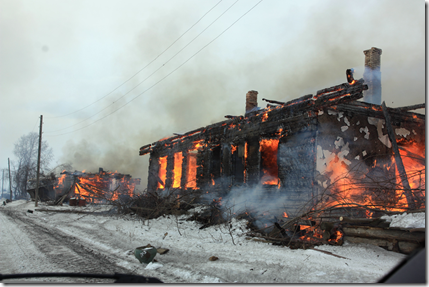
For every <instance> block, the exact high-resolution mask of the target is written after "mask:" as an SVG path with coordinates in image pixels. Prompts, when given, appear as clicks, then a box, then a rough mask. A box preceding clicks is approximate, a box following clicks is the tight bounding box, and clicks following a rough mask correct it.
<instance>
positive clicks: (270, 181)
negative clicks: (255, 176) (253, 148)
mask: <svg viewBox="0 0 429 287" xmlns="http://www.w3.org/2000/svg"><path fill="white" fill-rule="evenodd" d="M278 146H279V140H278V139H261V141H260V142H259V151H260V152H261V171H262V173H263V174H262V178H261V183H262V184H265V185H278V184H279V170H278V166H277V149H278Z"/></svg>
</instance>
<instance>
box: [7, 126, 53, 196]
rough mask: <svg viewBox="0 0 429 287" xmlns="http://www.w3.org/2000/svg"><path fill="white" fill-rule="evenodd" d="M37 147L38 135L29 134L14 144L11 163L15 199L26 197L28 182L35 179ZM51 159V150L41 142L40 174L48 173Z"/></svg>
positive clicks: (46, 144) (45, 143)
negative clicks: (14, 159)
mask: <svg viewBox="0 0 429 287" xmlns="http://www.w3.org/2000/svg"><path fill="white" fill-rule="evenodd" d="M38 146H39V135H38V134H37V133H35V132H31V133H29V134H27V135H23V136H22V137H21V138H20V139H19V140H18V141H17V142H16V143H15V148H14V150H13V153H14V155H15V156H16V159H17V160H16V161H15V162H13V163H12V165H13V166H14V172H13V179H12V182H13V185H14V190H15V198H16V199H18V198H24V197H26V196H27V193H26V191H27V189H28V181H29V180H30V179H32V178H36V176H37V175H36V173H37V151H38ZM52 159H53V152H52V148H50V147H49V145H48V143H47V142H46V141H42V150H41V157H40V173H42V174H43V173H46V172H48V171H49V163H50V162H51V160H52Z"/></svg>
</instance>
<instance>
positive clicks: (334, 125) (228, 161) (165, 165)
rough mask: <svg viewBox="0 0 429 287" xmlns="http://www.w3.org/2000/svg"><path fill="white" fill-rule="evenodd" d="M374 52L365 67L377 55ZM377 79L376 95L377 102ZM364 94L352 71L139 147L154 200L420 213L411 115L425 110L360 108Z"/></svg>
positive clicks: (415, 126) (418, 127)
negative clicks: (342, 79)
mask: <svg viewBox="0 0 429 287" xmlns="http://www.w3.org/2000/svg"><path fill="white" fill-rule="evenodd" d="M374 49H376V48H373V49H372V50H374ZM374 51H375V52H374ZM374 51H373V52H374V53H372V54H371V53H370V52H368V53H369V54H371V56H372V57H373V59H372V60H371V61H367V60H366V63H367V62H371V63H374V62H376V61H377V60H376V59H375V58H374V57H376V56H377V55H378V56H380V55H381V50H380V49H376V50H374ZM368 53H365V54H368ZM374 59H375V60H374ZM376 69H377V68H376ZM378 71H379V59H378ZM370 72H371V71H370ZM368 73H369V72H366V74H365V75H364V76H365V77H367V78H370V77H371V75H374V74H376V73H377V71H375V72H374V71H372V72H371V73H372V74H368ZM375 77H376V78H375V79H373V78H371V79H372V80H368V81H370V85H369V86H370V90H371V91H377V93H378V91H379V92H380V93H381V87H377V85H379V83H380V82H379V81H378V82H377V76H375ZM374 85H375V86H374ZM366 90H368V85H366V80H365V82H364V80H363V79H361V80H355V79H354V78H353V73H352V71H351V70H348V71H347V83H343V84H340V85H337V86H333V87H330V88H326V89H323V90H319V91H317V93H316V94H315V95H306V96H303V97H301V98H298V99H295V100H292V101H290V102H287V103H284V102H278V101H274V100H266V99H263V100H265V101H267V102H268V103H269V104H268V105H267V107H266V108H264V109H258V108H257V95H258V92H256V91H249V92H248V94H247V95H246V113H245V115H244V116H226V118H228V119H227V120H225V121H222V122H219V123H216V124H212V125H209V126H206V127H202V128H199V129H196V130H193V131H190V132H188V133H185V134H183V135H175V136H173V137H169V138H166V139H162V140H159V141H157V142H155V143H152V144H147V145H145V146H142V147H141V148H140V155H145V154H148V153H150V159H149V176H148V190H149V191H156V190H164V189H170V190H171V189H175V190H177V191H178V192H182V193H186V192H189V191H196V190H198V191H201V193H209V194H213V198H214V197H215V196H225V195H227V194H228V193H229V192H230V191H231V190H232V189H233V188H234V187H237V186H241V187H243V186H245V187H248V188H249V189H250V188H252V187H254V186H260V187H261V190H262V192H264V193H266V194H267V196H270V197H274V198H276V197H277V198H281V199H282V207H283V211H284V210H287V211H288V214H289V216H290V215H294V214H298V213H299V212H300V208H301V207H302V206H304V205H306V204H309V203H311V204H313V205H317V204H324V205H326V206H333V205H335V204H337V203H350V204H362V205H365V206H372V207H374V208H379V207H380V206H383V208H387V209H390V210H393V209H398V208H399V209H401V208H402V209H404V208H407V207H411V208H422V207H424V201H425V200H424V196H425V115H422V114H418V113H413V112H410V110H413V109H416V108H422V107H424V105H418V106H412V107H402V108H387V107H385V106H384V107H383V106H381V105H379V104H373V103H367V102H360V101H359V102H358V101H357V100H358V99H361V98H362V97H363V93H364V91H366ZM366 97H367V98H368V97H369V98H371V99H373V97H372V95H369V94H366ZM377 97H378V96H377ZM377 97H375V98H377ZM380 99H381V98H380ZM376 100H377V101H378V99H376ZM386 116H387V117H388V118H389V119H387V118H386ZM389 132H390V134H391V135H392V136H393V137H394V138H395V139H394V141H395V142H392V137H391V136H389ZM395 143H396V148H397V150H398V151H399V154H398V153H397V152H395V151H394V150H395ZM401 165H402V166H404V168H405V171H406V173H405V174H403V173H402V172H401V170H402V169H401ZM283 211H281V213H280V211H279V213H278V214H283Z"/></svg>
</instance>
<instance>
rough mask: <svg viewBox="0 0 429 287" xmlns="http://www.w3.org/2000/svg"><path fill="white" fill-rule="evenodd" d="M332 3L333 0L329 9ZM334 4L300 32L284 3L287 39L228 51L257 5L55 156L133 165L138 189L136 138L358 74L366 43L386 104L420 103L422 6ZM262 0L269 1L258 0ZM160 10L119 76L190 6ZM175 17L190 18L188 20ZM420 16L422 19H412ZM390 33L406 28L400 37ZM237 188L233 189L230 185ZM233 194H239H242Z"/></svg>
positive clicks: (176, 27)
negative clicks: (377, 62)
mask: <svg viewBox="0 0 429 287" xmlns="http://www.w3.org/2000/svg"><path fill="white" fill-rule="evenodd" d="M318 3H319V2H318ZM332 3H336V6H335V8H333V5H332ZM332 3H331V2H329V1H325V2H324V4H323V5H322V4H317V5H315V7H313V8H312V10H313V13H312V14H311V17H310V16H308V17H303V18H302V19H301V21H302V22H300V26H299V27H300V29H299V31H298V32H296V30H294V31H295V34H288V26H286V20H287V18H288V17H291V13H294V12H293V11H285V26H284V28H283V30H282V31H283V32H282V33H280V34H279V35H277V36H284V37H285V38H288V39H289V40H288V41H287V43H286V44H281V45H280V46H277V47H273V46H272V45H275V42H274V40H273V42H272V43H270V42H267V43H265V44H266V46H267V51H270V52H269V53H266V52H263V53H262V52H260V51H254V50H252V45H253V43H255V42H258V41H259V39H258V38H251V37H249V38H247V39H242V38H241V39H240V41H244V43H241V44H244V45H247V47H249V49H248V50H233V49H234V42H233V41H229V42H228V41H224V42H222V39H223V40H228V39H233V38H234V35H235V36H237V37H238V36H239V33H240V30H239V29H245V27H246V25H249V27H252V28H254V27H257V26H258V25H262V23H263V22H264V21H267V20H268V19H261V18H258V11H257V8H255V10H254V11H253V12H252V13H249V15H247V16H246V17H247V18H243V19H242V21H243V23H240V24H241V26H239V27H237V29H234V28H231V29H230V30H229V31H227V33H225V35H224V36H222V37H221V38H219V39H218V41H216V42H214V43H213V44H212V45H210V46H209V47H208V48H207V49H205V50H203V51H202V52H201V53H199V54H198V55H197V56H195V57H194V58H192V59H191V60H190V61H189V62H188V63H187V64H185V65H184V66H183V67H181V68H180V69H179V70H177V71H176V72H174V73H173V74H171V75H170V76H169V77H168V78H166V79H165V80H164V81H162V82H161V83H159V84H158V85H156V86H154V87H153V88H151V89H150V90H149V91H147V92H146V93H144V94H143V95H142V96H141V97H139V98H137V99H136V100H134V101H133V102H131V103H130V104H129V105H127V106H126V107H124V108H123V109H121V110H119V111H118V112H116V113H114V114H113V115H111V116H110V117H108V118H106V119H105V120H103V121H101V122H100V123H97V124H95V125H93V126H91V127H89V128H87V129H84V130H82V131H80V132H79V136H78V137H76V139H73V140H69V141H67V142H65V143H64V148H63V154H64V155H63V157H62V161H65V162H71V163H72V165H73V167H74V168H75V169H78V170H83V169H85V170H87V171H96V170H98V168H99V167H103V168H104V169H105V170H110V171H114V170H117V171H118V172H121V173H130V174H131V175H132V176H133V177H135V178H136V177H140V178H142V185H141V187H140V188H141V189H143V188H144V187H145V186H146V180H147V167H148V164H149V156H148V155H146V156H143V157H140V156H139V155H138V153H139V148H140V147H141V146H143V145H145V144H148V143H152V142H155V141H157V140H159V139H161V138H163V137H166V136H172V135H173V133H182V132H186V131H190V130H192V129H195V128H199V127H203V126H206V125H209V124H211V123H215V122H218V121H222V120H224V115H227V114H231V115H242V114H244V110H245V95H246V93H247V91H249V90H257V91H258V92H259V95H258V98H259V100H258V104H259V106H260V107H265V104H266V103H265V102H262V100H261V99H262V98H268V99H273V100H279V101H287V100H291V99H294V98H297V97H300V96H303V95H306V94H309V93H313V94H314V93H316V91H317V90H318V89H322V88H326V87H329V86H333V85H337V84H340V83H344V82H346V74H345V72H346V69H348V68H355V69H356V73H355V78H356V79H359V78H361V77H362V74H363V65H364V54H363V50H366V49H369V48H371V47H373V46H374V47H378V48H381V49H382V50H383V54H382V56H381V77H382V93H383V95H382V97H383V100H385V101H386V103H387V105H388V106H392V107H395V106H404V105H411V104H417V103H422V102H424V101H425V93H424V89H425V84H424V82H425V81H424V56H425V53H424V50H423V49H424V28H423V27H424V9H423V8H424V7H423V6H422V13H423V14H422V15H417V17H416V14H415V9H411V8H409V6H408V5H409V4H407V3H405V2H398V3H396V5H391V4H389V3H390V1H380V2H377V3H374V2H373V1H362V2H353V3H348V4H345V3H343V2H341V4H339V3H338V2H336V1H332ZM352 4H353V5H352ZM261 5H271V4H270V3H269V2H267V3H264V2H263V4H261ZM380 11H381V12H380ZM163 12H164V13H167V15H166V14H163V15H162V19H169V21H161V20H160V18H157V17H156V16H153V19H152V22H153V23H162V25H159V26H157V28H156V29H154V28H153V26H152V25H148V26H147V27H146V28H143V29H142V30H141V32H140V33H139V34H138V35H136V40H135V44H134V46H131V47H129V46H128V47H127V46H125V47H124V53H123V55H121V57H120V58H118V59H117V61H118V69H124V78H127V77H129V74H130V71H137V70H139V69H140V68H141V67H142V66H144V65H145V64H146V63H147V62H149V60H151V59H153V58H155V57H156V55H157V54H158V53H159V52H160V51H161V50H162V49H163V48H164V47H167V46H168V45H169V44H170V43H171V41H172V39H175V38H177V37H178V36H179V35H180V34H181V33H182V32H183V31H185V30H186V29H187V28H188V26H189V21H185V20H186V18H187V16H189V15H187V14H186V13H183V14H179V15H178V14H177V13H176V11H172V10H171V11H169V12H165V11H163ZM380 13H383V14H382V15H381V14H380ZM307 15H308V14H307ZM418 16H422V17H421V18H419V17H418ZM193 17H195V16H193ZM246 19H247V20H246ZM176 20H177V21H176ZM179 23H187V24H186V25H188V26H186V25H185V24H179ZM258 23H259V24H258ZM404 23H406V24H405V25H403V24H404ZM410 23H411V26H410V25H409V24H410ZM296 24H297V23H296ZM420 24H421V27H422V28H419V27H420ZM237 26H238V24H237ZM238 28H239V29H238ZM249 29H250V28H249ZM266 32H267V33H268V32H269V31H266ZM194 33H195V35H196V32H194ZM396 34H400V35H402V36H403V37H405V36H407V35H408V36H407V37H405V38H401V40H400V41H398V37H397V36H396ZM209 35H210V36H209ZM213 35H217V34H207V36H206V37H202V38H201V42H196V43H195V46H192V47H190V52H188V54H184V55H183V56H182V57H180V58H179V59H178V60H173V61H171V62H170V63H168V64H167V65H166V66H165V67H163V68H162V69H161V70H160V72H159V73H158V74H156V76H154V77H152V78H150V80H148V81H147V82H145V83H144V84H143V85H142V86H140V87H139V88H137V89H136V90H135V91H134V92H133V93H131V94H130V95H128V96H127V97H125V98H124V99H123V100H122V103H124V102H126V101H128V100H129V99H131V98H132V97H134V96H135V95H137V94H138V93H140V92H142V91H144V90H145V89H147V88H148V87H150V86H151V85H152V84H153V83H155V82H156V81H157V80H159V79H161V78H162V77H163V76H165V75H167V74H168V73H169V72H170V71H172V70H173V69H174V68H176V67H178V66H179V65H180V64H181V63H182V62H184V60H185V59H187V57H189V56H190V55H192V53H194V52H195V51H197V50H198V49H199V48H200V47H202V46H203V45H204V44H205V43H207V42H208V41H210V40H211V39H212V38H213V37H214V36H213ZM404 35H405V36H404ZM190 38H192V37H190ZM190 38H188V39H190ZM185 44H186V41H184V42H181V43H180V44H179V45H178V48H175V50H174V49H173V50H172V51H171V52H169V53H166V55H165V58H164V59H163V60H162V61H166V59H168V58H169V57H171V56H172V55H173V54H174V53H175V51H178V50H179V49H180V48H179V47H182V46H183V45H185ZM415 47H418V48H415ZM420 49H421V51H420ZM228 50H230V51H229V52H228V54H225V53H226V51H228ZM219 51H222V52H219ZM408 51H416V53H414V52H410V53H409V52H408ZM162 61H161V60H160V61H156V62H154V64H153V67H151V69H150V71H149V70H147V71H146V70H145V72H144V73H142V75H140V76H139V77H136V78H135V79H134V80H132V81H130V82H129V83H128V84H127V85H126V86H124V87H123V89H121V90H120V91H118V92H116V93H115V94H113V95H112V97H111V99H112V100H113V99H114V98H117V97H119V96H121V95H123V94H124V93H126V92H127V91H128V90H130V89H132V88H133V87H135V86H136V85H137V84H138V83H139V81H141V80H143V79H144V78H145V77H147V76H148V75H149V74H150V73H151V71H153V70H155V69H156V68H158V67H160V66H161V65H162V64H163V62H162ZM120 102H121V101H120ZM118 104H120V103H118ZM118 104H116V105H115V106H113V107H112V110H114V108H115V107H117V106H118ZM239 192H241V191H239V190H237V191H233V194H238V193H239ZM249 192H250V193H251V194H252V195H255V196H256V197H258V196H259V191H258V189H257V188H255V189H254V190H251V191H247V192H245V193H243V194H245V195H243V196H244V197H247V196H248V194H249ZM238 198H239V199H241V197H240V196H239V197H238ZM237 200H238V199H237Z"/></svg>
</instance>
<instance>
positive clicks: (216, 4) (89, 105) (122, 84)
mask: <svg viewBox="0 0 429 287" xmlns="http://www.w3.org/2000/svg"><path fill="white" fill-rule="evenodd" d="M220 2H222V0H220V1H219V2H217V3H216V4H215V5H214V6H213V7H212V8H210V9H209V10H208V11H207V12H206V13H205V14H204V15H203V16H201V17H200V19H198V21H197V22H195V23H194V24H193V25H192V26H191V27H189V28H188V30H186V31H185V32H184V33H183V34H182V35H180V36H179V37H178V38H177V39H176V40H174V41H173V42H172V43H171V44H170V45H169V46H168V47H167V48H166V49H165V50H164V51H162V52H161V53H160V54H159V55H158V56H156V57H155V58H154V59H153V60H152V61H150V62H149V63H148V64H146V66H144V67H143V68H141V69H140V70H138V71H137V72H136V73H135V74H134V75H132V76H131V77H130V78H128V79H127V80H126V81H125V82H123V83H122V84H120V85H119V86H117V87H116V88H114V89H113V90H112V91H110V92H109V93H108V94H106V95H105V96H103V97H101V98H100V99H98V100H96V101H95V102H93V103H91V104H89V105H87V106H85V107H83V108H81V109H78V110H76V111H74V112H71V113H68V114H65V115H62V116H57V117H48V118H49V119H55V118H62V117H65V116H69V115H72V114H75V113H77V112H79V111H82V110H84V109H86V108H88V107H90V106H92V105H93V104H95V103H97V102H99V101H101V100H102V99H104V98H106V97H107V96H109V95H110V94H112V93H113V92H114V91H116V90H117V89H119V88H120V87H122V86H123V85H125V84H126V83H128V82H129V81H130V80H131V79H132V78H134V77H135V76H137V74H139V73H140V72H141V71H143V70H144V69H146V68H147V67H148V66H149V65H150V64H152V63H153V62H154V61H155V60H156V59H158V58H159V57H160V56H161V55H163V54H164V53H165V52H166V51H167V50H168V49H170V48H171V47H172V46H173V45H174V44H175V43H176V42H177V41H179V40H180V39H181V38H182V37H183V36H184V35H185V34H186V33H188V32H189V30H191V29H192V28H193V27H194V26H195V25H197V24H198V23H199V22H200V21H201V20H202V19H203V18H204V17H205V16H206V15H207V14H208V13H210V11H212V10H213V9H214V8H215V7H216V6H217V5H219V4H220Z"/></svg>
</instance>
